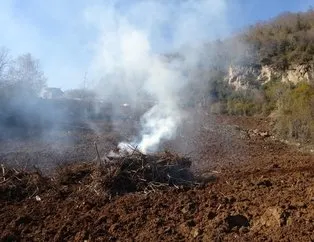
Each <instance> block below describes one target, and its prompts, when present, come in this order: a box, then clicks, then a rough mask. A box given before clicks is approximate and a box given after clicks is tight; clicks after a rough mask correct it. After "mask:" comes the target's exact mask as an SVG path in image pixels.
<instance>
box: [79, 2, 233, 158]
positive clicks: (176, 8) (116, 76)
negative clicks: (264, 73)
mask: <svg viewBox="0 0 314 242" xmlns="http://www.w3.org/2000/svg"><path fill="white" fill-rule="evenodd" d="M225 16H226V3H225V1H224V0H204V1H189V0H187V1H171V2H170V1H135V2H132V3H129V4H128V5H127V6H124V7H121V5H120V4H119V2H118V1H111V2H110V4H108V5H107V6H106V7H105V8H104V7H102V6H100V5H99V6H98V5H95V6H92V7H89V8H88V9H86V11H85V17H86V20H87V23H88V26H89V27H90V28H91V29H96V32H97V33H98V34H97V35H98V37H97V41H96V42H93V43H91V46H92V49H93V52H94V57H93V61H92V64H91V66H90V72H91V73H94V78H97V79H99V80H100V83H99V85H98V86H97V90H98V92H99V95H101V96H102V97H105V98H108V99H110V100H111V101H113V100H112V99H116V98H117V97H119V98H122V99H123V100H128V102H131V103H136V101H137V98H138V96H139V94H140V93H146V94H148V95H149V97H150V98H151V99H152V100H154V105H153V106H152V107H151V108H150V109H149V110H148V111H147V112H146V113H145V114H144V115H143V116H142V118H141V132H140V134H139V135H138V136H137V137H135V138H134V140H133V142H132V143H131V145H133V146H136V147H137V148H138V149H139V150H141V151H142V152H153V151H156V149H158V145H159V144H160V142H161V141H162V140H167V139H171V138H173V137H174V136H175V134H176V130H177V128H178V127H179V125H180V123H181V122H182V120H183V117H184V115H183V112H182V110H181V108H180V100H182V98H184V97H182V96H181V94H180V93H182V92H181V91H182V89H183V88H184V87H185V86H186V84H187V83H188V82H190V81H191V80H190V79H191V78H190V74H187V73H189V72H190V71H192V70H193V69H194V68H195V67H196V66H197V65H198V64H199V63H200V62H201V61H202V58H201V57H200V55H199V53H198V52H197V51H196V50H197V49H198V46H199V45H200V44H201V43H203V42H204V41H205V40H206V41H208V40H211V39H214V38H217V37H220V36H222V35H223V34H225V33H226V31H227V24H226V19H225ZM185 46H188V47H186V48H185ZM176 52H180V56H181V57H182V58H183V60H184V61H181V60H175V59H174V60H173V61H169V60H168V59H167V58H165V56H163V53H176ZM123 100H120V102H123ZM116 101H118V102H119V100H116Z"/></svg>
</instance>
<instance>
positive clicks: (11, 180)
mask: <svg viewBox="0 0 314 242" xmlns="http://www.w3.org/2000/svg"><path fill="white" fill-rule="evenodd" d="M49 187H50V179H49V178H47V177H44V176H42V174H41V172H40V171H39V170H37V171H35V172H27V171H24V170H18V169H15V168H7V167H5V166H4V165H3V164H1V173H0V201H12V202H14V201H21V200H23V199H25V198H33V197H35V196H36V195H37V194H38V193H41V192H42V191H45V190H47V189H49Z"/></svg>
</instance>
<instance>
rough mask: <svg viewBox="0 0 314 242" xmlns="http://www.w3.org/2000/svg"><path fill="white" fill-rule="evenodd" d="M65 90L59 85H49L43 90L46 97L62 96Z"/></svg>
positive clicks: (43, 95)
mask: <svg viewBox="0 0 314 242" xmlns="http://www.w3.org/2000/svg"><path fill="white" fill-rule="evenodd" d="M63 96H64V92H63V91H62V90H61V88H57V87H47V88H45V89H44V90H43V93H42V97H43V98H46V99H54V98H62V97H63Z"/></svg>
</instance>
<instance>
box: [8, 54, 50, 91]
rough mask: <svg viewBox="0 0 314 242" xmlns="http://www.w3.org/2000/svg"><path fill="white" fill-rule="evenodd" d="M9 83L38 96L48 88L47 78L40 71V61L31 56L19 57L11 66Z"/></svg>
mask: <svg viewBox="0 0 314 242" xmlns="http://www.w3.org/2000/svg"><path fill="white" fill-rule="evenodd" d="M8 74H9V81H10V82H11V83H13V84H14V85H15V86H17V87H18V88H21V89H22V90H24V91H27V92H31V93H33V94H36V95H38V94H39V93H40V92H41V90H42V89H43V88H44V87H45V86H46V81H47V79H46V77H45V75H44V73H43V71H41V70H40V66H39V60H37V59H34V58H33V57H32V55H31V54H29V53H28V54H24V55H21V56H19V57H17V58H16V59H15V60H14V61H13V62H12V65H10V68H9V71H8Z"/></svg>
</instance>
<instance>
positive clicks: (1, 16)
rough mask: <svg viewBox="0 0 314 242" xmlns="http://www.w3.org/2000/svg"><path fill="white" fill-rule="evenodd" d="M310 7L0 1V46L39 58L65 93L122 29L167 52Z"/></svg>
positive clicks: (273, 2) (265, 2) (91, 73)
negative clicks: (129, 29)
mask: <svg viewBox="0 0 314 242" xmlns="http://www.w3.org/2000/svg"><path fill="white" fill-rule="evenodd" d="M183 1H186V2H188V4H185V5H184V4H182V2H183ZM199 2H202V4H201V5H198V3H199ZM205 2H206V4H205ZM310 5H312V6H314V0H194V1H193V0H171V1H169V0H90V1H87V0H45V1H43V0H28V1H25V0H2V1H0V31H1V33H2V34H1V38H0V46H5V47H7V48H8V49H10V52H11V54H12V56H17V55H19V54H23V53H27V52H29V53H31V54H32V55H33V56H34V57H35V58H38V59H39V60H40V64H41V68H42V69H43V71H44V73H45V75H46V76H47V78H48V85H49V86H53V87H60V88H62V89H63V90H65V89H70V88H79V87H82V85H83V81H84V77H86V80H87V83H88V84H89V85H93V84H94V82H95V81H96V79H97V78H100V75H101V73H98V74H95V73H96V72H99V68H106V67H104V65H99V62H100V61H101V60H100V59H99V52H103V51H106V52H110V54H111V56H112V58H116V57H115V55H119V54H120V52H119V51H112V50H113V49H114V50H115V49H116V48H115V45H116V44H118V43H117V38H116V35H117V34H118V33H120V32H119V31H120V30H117V29H120V28H124V27H125V26H132V28H133V29H134V28H135V29H139V30H142V31H143V32H144V33H146V34H147V36H148V39H149V47H148V48H151V49H152V51H154V52H166V51H171V49H172V48H176V47H178V46H179V45H182V44H185V43H186V42H189V41H191V40H192V39H195V40H197V41H206V40H210V39H215V38H223V37H224V36H227V35H228V34H230V33H232V32H235V31H236V30H238V29H241V28H244V27H245V26H249V25H251V24H254V23H256V22H257V21H262V20H268V19H270V18H272V17H275V16H276V15H278V14H280V13H282V12H285V11H291V12H297V11H306V10H307V9H308V8H309V6H310ZM199 6H201V8H200V7H199ZM190 7H193V10H190V9H189V8H190ZM193 14H194V15H193ZM117 19H118V20H117ZM185 19H188V20H189V21H185ZM194 19H195V20H194ZM183 22H184V26H183V27H182V26H181V25H182V24H181V23H183ZM117 23H118V24H117ZM214 26H215V27H214ZM104 41H105V45H104V44H102V45H101V46H100V42H101V43H103V42H104ZM129 44H132V42H131V43H129ZM133 44H134V45H136V43H133ZM100 48H108V49H107V50H103V49H100ZM109 64H110V63H109ZM97 66H98V69H97ZM108 68H110V67H108Z"/></svg>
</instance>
